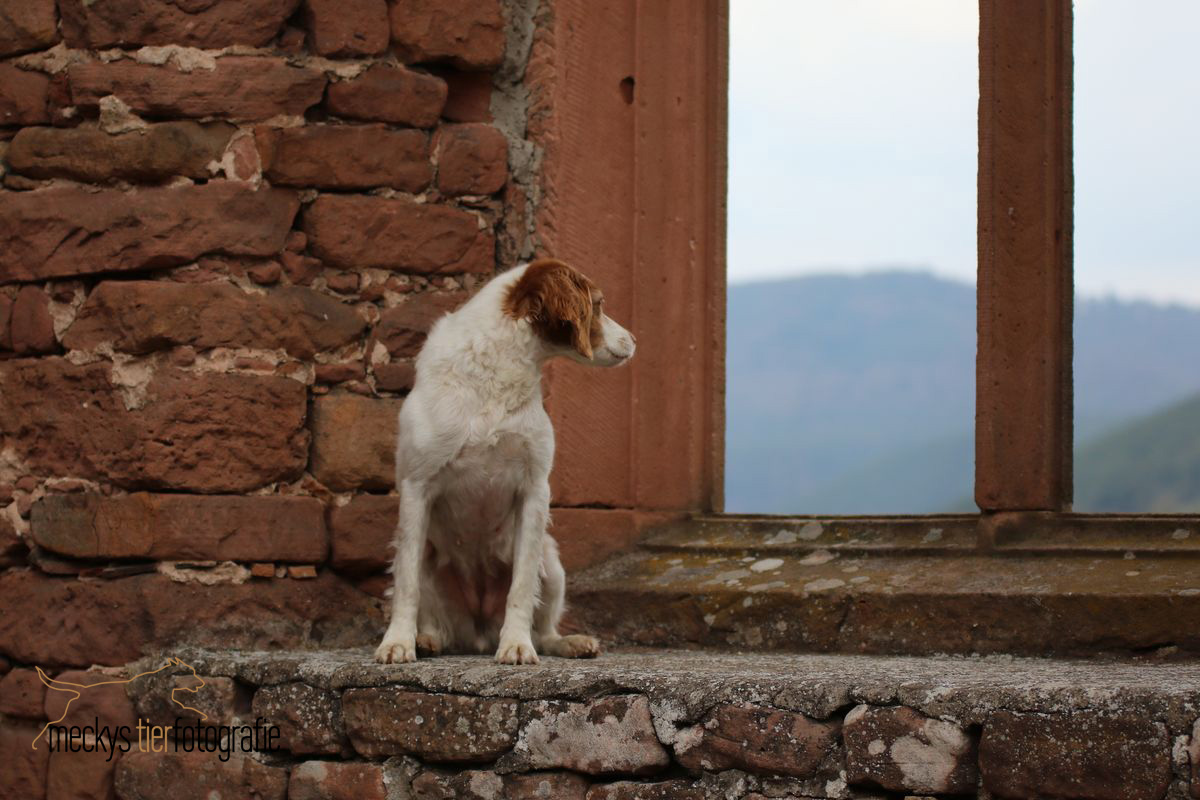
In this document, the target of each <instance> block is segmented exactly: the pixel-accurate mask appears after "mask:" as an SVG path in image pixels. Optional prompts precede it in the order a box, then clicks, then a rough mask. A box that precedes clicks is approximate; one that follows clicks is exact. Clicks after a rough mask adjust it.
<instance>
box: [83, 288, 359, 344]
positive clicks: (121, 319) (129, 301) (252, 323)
mask: <svg viewBox="0 0 1200 800" xmlns="http://www.w3.org/2000/svg"><path fill="white" fill-rule="evenodd" d="M366 327H367V323H366V321H365V320H364V319H363V318H362V317H361V316H359V314H358V312H356V311H355V310H354V308H353V307H352V306H349V305H347V304H345V303H342V302H340V301H339V300H337V299H336V298H333V297H330V296H329V295H326V294H321V293H319V292H315V291H312V290H311V289H305V288H302V287H298V286H287V287H282V288H278V289H272V290H270V291H269V292H267V293H265V294H259V293H248V292H244V291H242V290H241V289H239V288H238V287H236V286H234V285H232V284H228V283H204V284H191V285H189V284H180V283H170V282H167V281H105V282H103V283H101V284H100V285H99V286H97V287H96V288H95V289H94V290H93V291H92V293H91V294H90V295H88V299H87V301H86V302H85V303H84V304H83V306H82V307H81V308H80V309H79V313H78V315H77V316H76V318H75V322H74V323H73V324H72V325H71V327H70V328H68V329H67V331H66V333H65V334H64V335H63V343H64V344H65V345H66V346H67V347H69V348H71V349H76V350H91V349H94V348H96V347H97V346H98V345H100V344H101V343H104V342H108V343H111V344H112V345H113V348H114V349H115V350H118V351H121V352H125V353H137V354H144V353H150V352H153V351H155V350H162V349H166V348H170V347H176V346H179V345H191V346H193V347H196V348H198V349H207V348H212V347H257V348H263V349H282V350H286V351H287V352H288V354H290V355H292V356H295V357H297V358H306V359H307V358H312V356H313V355H314V354H315V353H318V352H321V351H322V350H332V349H334V348H337V347H341V346H342V345H345V344H349V343H350V342H352V341H354V340H355V339H357V338H358V337H359V335H360V334H361V333H362V332H363V331H364V330H365V329H366Z"/></svg>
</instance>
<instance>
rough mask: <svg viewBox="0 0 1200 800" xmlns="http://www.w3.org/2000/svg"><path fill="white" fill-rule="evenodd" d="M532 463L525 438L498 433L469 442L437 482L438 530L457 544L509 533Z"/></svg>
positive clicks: (508, 432)
mask: <svg viewBox="0 0 1200 800" xmlns="http://www.w3.org/2000/svg"><path fill="white" fill-rule="evenodd" d="M532 459H533V448H532V443H531V441H530V438H529V436H527V435H525V434H522V433H517V432H512V431H505V432H498V433H493V434H490V435H488V436H484V437H479V438H478V439H476V440H474V441H470V440H469V441H468V442H467V443H466V444H465V445H464V446H463V447H462V449H461V450H460V451H459V452H458V454H457V455H456V456H455V457H454V458H453V459H451V461H450V462H449V463H448V464H447V465H446V466H445V467H443V468H442V470H441V472H440V473H439V474H438V478H437V490H438V492H437V493H438V496H439V497H438V500H437V502H436V506H437V507H438V509H439V511H440V514H439V516H440V517H441V519H440V520H439V521H440V522H441V523H442V524H443V526H445V527H446V528H448V529H449V531H447V532H450V533H453V535H454V536H455V538H456V540H458V541H462V537H464V536H467V537H469V538H476V537H480V538H494V537H496V536H497V535H505V534H507V533H509V531H508V530H507V528H508V525H509V523H510V522H511V519H512V515H513V512H514V510H515V505H516V501H517V498H518V496H519V495H520V493H521V491H522V489H524V488H525V486H526V485H527V483H528V480H529V475H530V467H531V465H532Z"/></svg>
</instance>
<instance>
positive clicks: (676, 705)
mask: <svg viewBox="0 0 1200 800" xmlns="http://www.w3.org/2000/svg"><path fill="white" fill-rule="evenodd" d="M177 653H178V655H180V656H181V657H183V658H184V659H185V662H186V668H179V669H169V670H167V671H164V672H161V673H157V674H154V675H150V676H144V677H140V678H137V679H135V680H133V681H132V682H130V683H128V684H126V685H125V686H104V687H98V688H94V689H89V690H84V692H83V696H82V697H81V698H79V699H77V700H76V701H75V703H76V704H77V706H78V707H73V708H71V709H70V710H69V714H68V716H67V717H66V719H65V720H64V721H63V722H62V723H60V724H61V725H69V724H79V725H82V724H89V723H91V722H92V720H93V719H94V718H99V719H101V720H102V721H103V722H104V724H107V725H112V726H117V725H121V724H132V722H131V721H132V720H134V719H144V720H146V721H147V724H153V725H161V726H164V727H167V728H168V729H169V730H170V735H171V736H173V737H174V738H173V739H172V742H173V743H174V742H178V743H179V744H180V746H179V747H176V746H174V744H167V745H166V746H165V747H164V748H163V751H161V752H154V751H152V750H149V749H147V748H145V747H144V741H145V740H139V739H138V738H136V737H135V736H133V735H131V736H129V737H128V738H129V743H128V744H129V746H128V747H127V748H124V751H123V752H122V751H121V748H118V751H116V753H115V755H114V756H113V757H112V758H108V757H107V756H108V754H107V753H105V752H97V753H88V752H54V753H50V752H48V748H47V747H45V746H42V747H41V748H39V750H37V751H34V750H31V749H30V748H29V747H28V746H27V743H28V742H29V741H30V740H32V739H33V738H34V737H35V736H36V735H37V733H38V730H39V728H40V727H41V726H42V725H44V724H45V721H46V720H47V719H50V720H53V719H56V718H57V717H58V716H60V715H62V713H63V710H62V708H63V704H64V697H65V695H64V693H63V692H59V691H53V690H51V691H49V692H47V691H46V690H45V689H44V688H43V687H42V686H41V684H40V683H37V682H36V681H32V682H31V681H29V680H28V676H27V675H25V674H24V673H23V672H19V671H14V672H12V673H10V674H9V676H8V677H7V678H6V679H5V680H4V681H3V682H0V708H3V709H4V712H5V713H7V714H10V715H12V717H11V719H12V722H11V725H10V727H9V731H10V732H9V733H8V734H7V736H8V741H7V742H0V745H3V744H5V743H9V744H14V745H20V746H19V747H16V746H14V747H13V750H12V756H11V757H10V758H6V759H4V760H3V761H0V786H4V785H8V786H10V787H13V788H14V789H16V790H19V791H20V794H19V796H21V797H40V796H43V794H42V792H43V791H44V789H43V788H42V787H43V786H45V785H48V786H49V796H50V797H109V796H111V795H110V794H105V793H102V792H101V791H99V790H101V789H103V790H104V791H108V792H113V791H115V794H116V796H117V797H119V798H121V800H159V799H160V798H167V797H169V798H180V800H186V799H189V798H193V797H195V798H205V800H208V799H209V798H212V797H222V798H247V797H256V798H262V799H265V798H277V799H278V800H282V799H283V798H284V797H285V796H286V797H287V798H289V800H343V799H344V800H452V799H454V798H458V799H459V800H533V799H535V798H541V800H551V799H556V800H673V799H674V800H705V798H713V799H714V800H716V799H717V798H720V799H721V800H768V798H776V800H818V799H820V800H885V799H886V798H901V797H911V798H913V800H916V798H917V797H924V798H928V799H929V800H932V798H935V797H936V798H951V797H964V796H969V797H980V798H1031V799H1032V798H1075V799H1076V800H1163V799H1164V798H1168V799H1169V800H1184V799H1185V798H1187V797H1196V796H1200V793H1197V792H1196V787H1197V786H1200V783H1197V779H1198V777H1200V772H1197V767H1196V761H1195V758H1196V755H1197V754H1198V753H1200V749H1198V742H1200V736H1198V735H1197V734H1198V733H1200V726H1197V724H1196V722H1195V720H1196V716H1197V713H1198V707H1197V702H1196V700H1197V694H1196V691H1197V688H1198V687H1200V684H1198V682H1197V680H1198V676H1197V673H1196V671H1195V670H1194V669H1192V668H1190V667H1189V666H1187V665H1170V664H1157V665H1156V664H1140V665H1131V664H1096V663H1092V664H1088V663H1086V662H1044V661H1039V660H1036V659H1011V658H992V659H987V658H977V659H961V658H959V659H955V658H931V659H913V658H886V657H885V658H874V659H872V658H862V657H855V656H799V657H788V656H771V655H762V654H755V655H730V654H725V655H716V654H712V653H685V652H680V651H674V652H662V651H658V652H655V651H647V652H642V653H638V654H619V655H611V656H606V657H605V658H602V659H599V660H597V661H591V662H572V661H565V660H561V659H547V661H546V662H545V663H543V664H542V665H541V666H540V667H539V668H537V669H518V670H514V669H512V668H509V667H503V666H499V665H495V664H492V663H488V662H484V661H481V660H479V659H473V658H465V657H458V658H442V659H432V660H426V661H420V662H418V663H416V664H410V665H403V666H390V665H389V666H384V665H379V664H375V663H373V662H372V661H371V660H370V651H369V650H368V649H365V648H364V649H359V650H353V651H332V652H331V651H325V652H322V653H312V652H305V653H279V652H272V653H264V652H244V653H228V652H222V653H205V652H198V651H192V652H188V651H177ZM163 663H165V661H164V659H162V658H159V659H154V658H148V659H145V660H144V661H142V662H141V663H139V664H138V665H137V667H136V668H137V670H138V671H139V672H140V671H143V670H148V669H154V668H155V667H157V666H159V665H161V664H163ZM191 670H196V672H195V674H194V675H193V674H192V672H191ZM122 674H123V675H126V676H131V675H132V674H134V673H133V672H132V670H129V671H127V672H125V673H122ZM61 677H62V679H63V680H75V681H77V682H79V683H85V684H90V683H95V682H97V681H99V680H102V679H110V680H111V679H113V678H114V677H116V676H115V675H114V674H112V673H111V671H110V672H109V673H107V674H105V673H100V672H98V671H92V672H78V673H76V672H72V673H69V674H68V675H64V676H61ZM198 679H199V680H203V682H204V685H203V686H202V687H201V688H199V689H198V691H197V692H196V693H195V694H194V695H188V700H187V704H188V705H189V706H191V707H192V708H191V709H190V710H186V711H181V710H180V709H179V708H178V707H177V705H176V704H173V703H172V702H171V700H170V697H171V690H172V688H173V687H180V686H195V685H196V684H197V682H198ZM22 683H24V684H26V685H29V686H31V687H32V688H31V690H30V691H29V692H28V693H27V694H24V695H22V694H21V693H20V691H19V690H20V685H21V684H22ZM200 714H204V715H205V716H206V717H207V718H206V719H203V720H199V715H200ZM177 717H180V718H181V719H180V721H179V723H178V728H184V727H193V726H195V725H196V724H197V721H198V720H199V722H200V723H202V725H203V726H204V727H206V728H211V729H216V730H219V729H220V727H221V726H226V727H227V728H228V727H233V726H236V727H239V728H240V727H242V726H247V727H249V726H253V725H256V724H257V725H258V727H259V729H260V730H265V729H266V728H267V727H268V726H275V728H276V729H277V734H276V735H274V736H273V737H272V738H271V739H270V740H267V739H265V738H262V737H260V738H259V739H258V741H257V746H256V747H247V748H246V749H242V748H241V745H239V746H238V747H237V748H233V747H231V748H229V752H227V753H226V756H227V757H226V758H225V759H221V758H220V757H218V754H217V753H214V752H211V751H209V752H198V751H195V750H193V751H192V752H188V746H187V745H186V742H187V741H188V739H187V737H186V736H184V735H181V734H179V733H176V732H175V731H176V730H177V728H176V718H177ZM188 735H194V734H188ZM211 741H214V742H215V740H211ZM247 744H248V745H249V744H250V743H247ZM211 746H212V745H211V744H209V745H208V747H211ZM47 764H48V765H49V767H48V770H47ZM47 774H48V775H49V778H48V779H47V778H46V777H45V776H46V775H47ZM72 789H73V790H74V791H75V792H76V793H75V794H71V793H70V790H72ZM15 796H17V795H15Z"/></svg>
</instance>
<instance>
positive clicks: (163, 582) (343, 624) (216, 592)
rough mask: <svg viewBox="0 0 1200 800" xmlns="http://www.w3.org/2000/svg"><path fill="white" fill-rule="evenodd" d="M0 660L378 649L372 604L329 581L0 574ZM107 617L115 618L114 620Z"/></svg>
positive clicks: (76, 662) (100, 660) (101, 660)
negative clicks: (192, 650)
mask: <svg viewBox="0 0 1200 800" xmlns="http://www.w3.org/2000/svg"><path fill="white" fill-rule="evenodd" d="M0 608H3V609H4V611H5V613H4V614H0V652H4V653H7V654H10V655H11V656H12V657H13V658H14V659H16V660H19V661H23V662H27V663H32V664H46V665H50V664H56V663H57V664H65V665H73V666H82V665H89V664H110V665H118V664H127V663H128V662H130V661H133V660H134V659H137V658H140V657H141V656H142V655H144V653H145V651H147V650H150V649H151V648H153V649H159V650H161V649H162V648H163V647H168V646H169V647H172V648H174V647H179V646H182V645H188V644H192V645H199V646H208V647H222V648H231V647H233V648H237V647H244V648H264V647H272V648H286V647H312V646H314V645H317V644H319V645H320V646H322V647H333V648H336V647H358V646H363V645H372V646H374V645H375V644H377V643H378V641H377V640H378V638H379V636H380V635H381V634H382V632H383V628H382V623H383V619H382V615H381V613H380V611H379V610H378V608H377V606H376V603H375V601H374V600H372V599H370V598H369V597H367V596H366V595H364V594H362V593H361V592H359V591H358V590H356V589H354V588H353V587H352V586H351V585H350V584H349V583H347V582H346V581H344V580H342V579H341V578H339V577H337V576H336V575H335V574H334V573H332V572H329V571H326V572H322V573H321V574H320V575H318V576H317V578H316V579H315V580H313V581H250V582H246V583H243V584H217V585H213V586H205V585H202V584H197V583H177V582H175V581H173V580H171V579H170V578H169V577H167V576H166V575H157V574H149V575H136V576H133V577H127V578H117V579H114V580H107V581H84V580H77V579H75V578H52V577H47V576H44V575H38V574H36V573H33V572H20V571H9V572H4V573H0ZM113 609H121V612H122V613H120V614H114V613H113Z"/></svg>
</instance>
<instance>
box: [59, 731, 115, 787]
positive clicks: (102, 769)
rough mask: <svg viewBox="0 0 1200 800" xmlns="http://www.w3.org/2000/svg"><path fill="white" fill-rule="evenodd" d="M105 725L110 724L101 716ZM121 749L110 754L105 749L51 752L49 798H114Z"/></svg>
mask: <svg viewBox="0 0 1200 800" xmlns="http://www.w3.org/2000/svg"><path fill="white" fill-rule="evenodd" d="M101 720H103V721H102V722H101V724H102V725H107V724H110V723H109V722H108V720H105V719H104V718H103V717H101ZM120 759H121V753H120V751H118V752H117V753H116V754H114V755H113V756H112V758H109V753H108V752H106V751H104V750H99V749H98V750H94V751H91V752H88V751H80V752H78V753H72V752H70V751H67V750H56V751H54V752H53V753H51V754H50V765H49V772H48V773H47V780H46V800H113V798H115V797H116V795H115V794H114V793H113V792H114V790H113V775H114V773H115V772H116V770H117V764H118V763H119V762H120Z"/></svg>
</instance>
